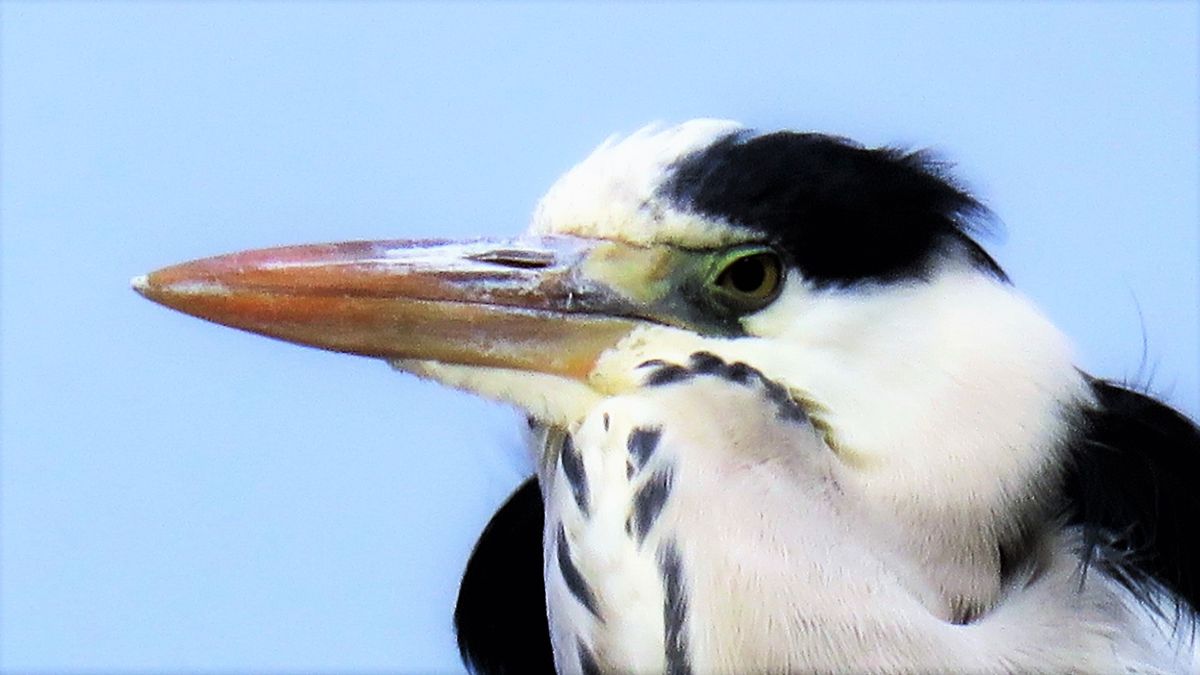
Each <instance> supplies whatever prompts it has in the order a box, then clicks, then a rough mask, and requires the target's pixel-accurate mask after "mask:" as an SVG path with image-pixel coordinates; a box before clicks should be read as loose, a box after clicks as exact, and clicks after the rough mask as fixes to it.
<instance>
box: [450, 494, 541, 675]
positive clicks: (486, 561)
mask: <svg viewBox="0 0 1200 675" xmlns="http://www.w3.org/2000/svg"><path fill="white" fill-rule="evenodd" d="M544 518H545V516H544V515H543V510H542V493H541V492H540V491H539V490H538V486H537V480H536V479H534V478H530V479H529V480H527V481H525V482H524V483H522V484H521V486H520V487H519V488H517V491H516V492H514V493H513V494H512V496H511V497H509V498H508V501H506V502H505V503H504V505H503V506H501V507H500V510H499V511H497V512H496V515H494V516H492V519H491V521H490V522H489V523H488V524H487V527H485V528H484V530H483V534H481V535H479V541H478V542H477V543H476V544H475V550H474V552H472V553H471V559H470V561H469V562H467V570H466V572H465V573H464V574H463V579H462V584H461V585H460V586H459V589H458V603H457V606H456V607H455V610H454V629H455V632H456V633H457V634H458V650H459V653H460V654H462V658H463V662H464V663H466V664H467V666H468V667H469V668H470V669H471V670H472V671H473V672H476V673H489V674H494V675H504V674H512V675H525V674H526V673H529V674H530V675H538V674H543V673H545V674H553V673H554V672H555V671H554V655H553V652H552V651H551V647H550V624H549V621H548V620H547V618H546V587H545V582H544V581H543V580H542V525H543V522H544Z"/></svg>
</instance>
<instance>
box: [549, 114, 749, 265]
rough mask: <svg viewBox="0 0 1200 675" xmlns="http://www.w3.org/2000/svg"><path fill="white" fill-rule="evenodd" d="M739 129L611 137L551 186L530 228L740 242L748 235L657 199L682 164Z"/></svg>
mask: <svg viewBox="0 0 1200 675" xmlns="http://www.w3.org/2000/svg"><path fill="white" fill-rule="evenodd" d="M741 129H744V127H743V126H742V125H740V124H738V123H737V122H732V121H729V120H710V119H699V120H692V121H690V122H684V123H683V124H680V125H678V126H673V127H662V126H660V125H650V126H647V127H643V128H642V129H640V130H638V131H637V132H635V133H633V134H631V135H629V136H626V137H624V138H621V137H619V136H612V137H610V138H609V139H608V140H606V141H605V142H604V143H602V144H601V145H600V147H598V148H596V149H595V150H594V151H592V154H591V155H589V156H588V158H587V159H585V160H583V161H582V162H580V163H579V164H578V165H576V166H575V167H574V168H573V169H571V170H570V171H568V172H567V173H566V174H565V175H563V176H562V177H561V178H559V179H558V181H557V182H555V183H554V185H553V186H551V188H550V191H549V192H547V193H546V195H545V196H544V197H542V199H541V201H540V202H538V205H537V209H536V210H535V211H534V214H533V222H532V224H531V225H530V227H529V230H530V232H531V233H533V234H573V235H576V236H581V237H590V238H599V239H617V240H621V241H626V242H629V243H633V244H650V243H670V244H677V245H681V246H687V247H690V248H704V247H709V246H726V245H729V244H733V243H737V242H739V241H745V240H747V239H749V238H751V237H752V233H751V232H750V231H748V230H746V229H743V228H738V227H733V226H731V225H730V224H728V223H722V222H720V221H714V220H712V219H709V218H704V217H701V216H698V215H696V214H692V213H686V212H681V211H679V210H677V209H675V208H672V205H671V204H669V203H667V201H666V200H664V199H662V198H661V197H660V196H659V195H658V194H657V193H658V190H659V187H660V186H661V185H662V184H663V182H664V181H665V180H667V179H668V178H670V170H671V167H672V165H673V164H674V163H675V162H677V161H678V160H679V159H680V158H682V157H686V156H688V155H690V154H692V153H694V152H696V151H698V150H702V149H704V148H706V147H708V146H709V145H711V144H712V143H713V142H715V141H717V140H718V139H720V138H723V137H725V136H727V135H729V134H730V133H733V132H736V131H738V130H741Z"/></svg>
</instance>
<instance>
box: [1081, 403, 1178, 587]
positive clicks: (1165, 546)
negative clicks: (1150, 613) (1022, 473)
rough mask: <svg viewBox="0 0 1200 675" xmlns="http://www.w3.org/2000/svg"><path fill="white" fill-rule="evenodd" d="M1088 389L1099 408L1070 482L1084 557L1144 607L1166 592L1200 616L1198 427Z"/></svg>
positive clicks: (1089, 417) (1155, 406) (1159, 409)
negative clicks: (1158, 593) (1199, 611)
mask: <svg viewBox="0 0 1200 675" xmlns="http://www.w3.org/2000/svg"><path fill="white" fill-rule="evenodd" d="M1092 389H1093V390H1094V391H1095V394H1096V398H1097V400H1098V401H1099V406H1098V407H1097V408H1096V409H1093V410H1089V411H1086V412H1085V413H1084V417H1085V422H1086V427H1085V433H1084V435H1083V438H1082V440H1081V441H1080V442H1078V443H1076V444H1075V446H1074V447H1073V448H1072V450H1073V454H1074V457H1073V458H1072V463H1071V467H1070V470H1069V472H1068V474H1067V481H1066V491H1067V492H1066V494H1067V499H1068V502H1069V508H1070V511H1069V514H1070V518H1071V522H1072V523H1073V524H1076V525H1080V526H1082V528H1083V532H1084V543H1085V546H1086V548H1085V551H1084V555H1085V560H1086V562H1087V563H1088V564H1090V565H1094V566H1097V567H1098V568H1100V569H1102V570H1103V571H1105V572H1107V573H1109V574H1111V575H1112V576H1113V577H1114V578H1116V579H1118V580H1119V581H1120V582H1121V583H1122V584H1124V585H1125V586H1126V587H1128V588H1129V589H1130V590H1131V591H1133V592H1134V594H1135V595H1137V597H1138V598H1139V599H1140V600H1142V601H1143V602H1146V603H1148V604H1149V603H1150V602H1151V601H1152V600H1153V599H1154V594H1155V591H1156V587H1157V586H1161V587H1163V588H1165V589H1166V590H1168V591H1170V592H1171V593H1173V594H1174V595H1175V597H1176V599H1177V601H1178V602H1179V603H1181V604H1178V605H1177V606H1176V607H1175V609H1176V610H1185V611H1186V610H1188V609H1190V610H1192V611H1195V610H1197V609H1200V428H1197V426H1196V424H1195V423H1193V422H1192V421H1191V420H1189V419H1188V418H1186V417H1184V416H1183V415H1182V414H1180V413H1179V412H1178V411H1176V410H1173V409H1172V408H1170V407H1169V406H1167V405H1164V404H1163V403H1161V402H1159V401H1156V400H1154V399H1153V398H1151V397H1149V396H1146V395H1145V394H1142V393H1139V392H1136V391H1132V390H1130V389H1127V388H1125V387H1122V386H1119V385H1116V384H1113V383H1111V382H1105V381H1102V380H1093V381H1092ZM1189 606H1190V607H1189Z"/></svg>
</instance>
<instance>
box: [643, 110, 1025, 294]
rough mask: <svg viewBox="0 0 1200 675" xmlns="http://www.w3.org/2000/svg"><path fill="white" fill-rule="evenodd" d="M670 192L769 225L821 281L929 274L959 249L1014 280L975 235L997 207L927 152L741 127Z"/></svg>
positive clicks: (694, 161) (692, 204)
mask: <svg viewBox="0 0 1200 675" xmlns="http://www.w3.org/2000/svg"><path fill="white" fill-rule="evenodd" d="M661 194H663V195H664V196H665V197H667V198H668V199H669V200H670V201H672V202H673V203H674V204H675V205H676V207H677V208H681V209H684V210H688V211H692V212H696V213H699V214H702V215H704V216H706V217H710V218H717V219H721V220H724V221H726V222H729V223H731V224H734V225H741V226H744V227H749V228H752V229H755V230H759V231H761V232H762V233H764V234H765V235H766V236H767V238H768V239H769V240H770V241H772V242H774V243H776V244H777V245H779V246H780V247H781V248H783V249H784V250H785V251H786V252H787V253H788V254H789V255H790V256H791V257H792V262H793V263H794V264H795V265H796V266H797V267H798V268H799V269H800V271H801V272H802V273H803V274H804V275H805V277H806V278H807V279H808V280H809V281H812V282H814V283H816V284H819V285H826V286H828V285H832V286H843V285H848V284H852V283H855V282H859V281H879V282H888V281H896V280H901V279H908V278H921V277H923V276H925V274H926V272H927V271H928V269H929V267H930V265H931V263H933V262H934V261H935V260H937V259H938V258H939V257H944V256H950V255H957V256H961V257H963V258H964V259H965V260H967V261H969V262H970V263H971V264H973V265H975V266H976V267H978V268H980V269H983V270H985V271H987V272H988V273H990V274H992V275H994V276H996V277H998V278H1001V279H1003V278H1004V273H1003V272H1002V271H1001V270H1000V267H999V266H998V265H997V264H996V263H995V261H993V260H992V259H991V257H989V256H988V254H987V253H986V252H985V251H984V250H983V249H982V248H981V247H980V246H979V245H978V244H976V243H975V242H974V241H973V240H972V239H971V238H970V237H969V236H968V234H969V233H970V232H971V231H972V229H973V228H974V227H975V224H976V223H979V222H982V221H983V220H985V219H986V218H987V217H988V211H987V210H986V209H985V208H984V207H983V206H982V205H981V204H980V203H979V202H978V201H976V200H975V199H974V198H972V197H971V196H970V195H968V194H967V193H966V192H965V191H964V190H962V189H961V188H959V187H958V186H956V185H955V184H954V183H953V181H951V180H950V179H949V177H947V176H946V175H945V174H944V171H943V167H942V166H941V165H940V164H938V163H937V162H936V161H934V160H933V159H932V158H931V157H930V156H929V155H928V154H926V153H921V152H903V151H900V150H895V149H890V148H882V149H868V148H863V147H861V146H858V145H855V144H854V143H853V142H851V141H849V140H845V139H841V138H836V137H833V136H826V135H822V134H802V133H794V132H786V131H784V132H777V133H771V134H766V135H757V136H756V135H753V134H751V133H749V132H738V133H734V134H731V135H729V136H726V137H724V138H722V139H720V140H718V141H716V142H715V143H713V144H711V145H709V146H708V147H707V148H705V149H703V150H700V151H698V152H696V153H694V154H692V155H690V156H688V157H685V158H683V159H681V160H680V161H679V162H677V163H676V164H675V166H674V167H673V173H672V174H671V178H670V179H668V180H667V181H666V183H664V185H663V187H662V188H661Z"/></svg>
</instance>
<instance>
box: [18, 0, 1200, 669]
mask: <svg viewBox="0 0 1200 675" xmlns="http://www.w3.org/2000/svg"><path fill="white" fill-rule="evenodd" d="M1198 7H1200V5H1197V4H1196V3H1177V4H1150V3H1129V4H1122V3H1064V4H1038V5H1032V6H1029V5H1024V4H1020V3H1015V2H1014V3H996V4H966V3H931V4H922V5H911V4H884V3H874V2H872V3H866V4H843V3H821V4H816V3H805V4H784V3H775V4H768V5H750V4H746V3H740V4H736V5H721V4H713V3H710V4H703V5H695V6H692V5H674V4H654V5H650V6H640V5H617V6H607V5H605V6H601V5H582V4H579V5H554V4H548V3H536V4H531V5H523V4H498V5H476V4H468V3H450V4H445V5H440V4H439V5H432V4H385V3H373V4H353V3H345V4H323V3H317V2H308V3H303V4H274V3H228V4H224V3H185V4H174V3H169V2H138V3H131V4H117V3H97V4H85V3H21V2H5V3H4V4H3V6H2V8H0V12H2V22H3V35H2V36H0V37H2V47H0V58H2V71H0V75H2V78H0V87H2V88H0V98H2V101H0V124H2V127H0V143H2V145H0V153H2V156H0V170H2V177H0V197H2V201H0V224H2V231H0V235H2V237H0V247H2V248H0V250H2V253H3V258H2V264H3V276H2V278H0V280H2V291H0V293H2V294H0V301H2V303H0V308H2V311H3V314H2V316H0V322H2V324H0V325H2V332H0V339H2V341H0V345H2V349H3V354H2V360H0V377H2V390H0V395H2V398H0V401H2V405H3V407H2V410H0V441H2V448H0V451H2V455H0V459H2V463H0V469H2V474H0V525H2V529H0V534H2V540H0V543H2V552H0V575H2V576H0V666H3V668H4V669H5V670H6V671H11V672H24V671H33V670H42V671H47V672H61V671H66V670H70V669H80V670H82V669H92V670H103V671H105V672H129V671H134V670H142V671H147V670H153V671H164V670H172V669H178V670H182V669H188V670H203V671H209V672H216V671H239V672H246V671H259V672H262V671H285V670H286V671H308V670H325V671H338V672H345V671H351V670H359V671H388V672H453V671H456V670H458V669H459V666H458V660H457V656H456V654H455V652H454V648H453V639H452V635H451V632H450V614H451V606H452V602H453V598H454V594H455V590H456V587H457V581H458V577H459V574H460V571H461V568H462V565H463V563H464V561H465V559H466V556H467V553H468V551H469V549H470V546H471V544H472V543H473V541H474V538H475V536H476V534H477V533H478V531H479V529H480V528H481V527H482V525H483V523H484V522H485V520H486V518H487V517H488V515H489V514H490V512H491V510H492V509H493V508H494V507H495V506H496V505H497V504H498V503H499V502H500V501H501V500H502V499H503V498H504V496H505V495H506V494H507V493H508V491H509V490H510V489H511V488H512V487H513V486H514V485H515V484H516V483H517V482H518V480H519V479H520V478H521V476H522V474H523V473H524V472H525V470H526V469H525V467H524V464H523V461H522V455H521V452H520V451H519V447H518V438H519V436H518V434H517V432H516V419H517V418H516V417H515V416H514V415H513V414H512V413H510V412H508V411H507V410H505V409H502V408H499V407H497V406H493V405H489V404H486V403H483V402H480V401H477V400H474V399H472V398H470V397H468V396H466V395H463V394H458V393H453V392H449V391H444V390H442V389H440V388H438V387H436V386H433V385H430V384H424V383H420V382H417V381H416V380H414V379H412V378H410V377H406V376H401V375H399V374H396V373H393V372H391V371H390V370H389V369H388V368H387V367H386V366H385V365H384V364H382V363H378V362H375V361H371V360H368V359H362V358H351V357H346V356H339V355H334V354H327V353H322V352H318V351H314V350H308V349H302V348H299V347H294V346H289V345H285V344H282V343H278V342H273V341H270V340H265V339H262V338H257V337H253V336H250V335H246V334H242V333H238V332H235V331H232V330H228V329H224V328H219V327H216V326H212V325H209V324H205V323H203V322H200V321H197V320H195V319H191V318H188V317H185V316H182V315H179V314H176V313H173V312H169V311H167V310H165V309H162V308H160V307H157V306H154V305H152V304H151V303H149V302H146V301H144V300H142V299H141V298H139V297H138V296H136V295H135V294H134V293H132V292H131V291H129V290H128V288H127V280H128V278H129V277H130V276H132V275H135V274H139V273H142V272H146V271H149V270H151V269H153V268H157V267H160V266H163V265H166V264H169V263H173V262H178V261H182V260H185V259H191V258H195V257H200V256H205V255H210V254H216V253H222V252H228V251H233V250H239V249H245V248H251V247H262V246H269V245H273V244H284V243H298V242H312V241H328V240H340V239H350V238H399V237H419V236H428V235H436V236H468V235H478V234H489V233H490V234H506V233H507V234H511V233H516V232H518V231H519V230H521V229H522V228H523V226H524V224H525V222H526V219H527V217H528V213H529V211H530V209H531V208H532V206H533V204H534V202H535V200H536V199H537V197H538V196H539V195H540V193H541V192H542V191H543V190H544V189H545V188H546V187H547V186H548V185H549V184H550V183H551V181H552V180H553V179H554V178H555V177H556V176H557V175H558V174H559V173H560V172H562V171H563V170H565V169H567V168H568V167H569V166H571V165H572V164H573V163H574V162H576V161H578V160H579V159H581V158H582V157H583V156H584V154H585V153H586V152H587V151H588V150H589V149H590V148H591V147H592V146H593V145H595V144H596V143H598V142H599V141H601V140H602V139H603V138H604V137H605V136H607V135H608V134H609V133H611V132H614V131H631V130H633V129H635V128H637V127H639V126H640V125H642V124H643V123H646V122H649V121H652V120H666V121H681V120H684V119H687V118H691V117H697V116H722V117H732V118H736V119H739V120H741V121H743V122H745V123H748V124H751V125H754V126H758V127H763V128H774V127H784V126H786V127H794V128H799V129H810V130H821V131H827V132H833V133H839V134H844V135H848V136H851V137H854V138H857V139H859V140H861V141H864V142H866V143H870V144H881V143H899V144H903V145H908V146H932V147H934V148H936V149H938V150H939V151H940V152H942V153H943V155H944V156H946V157H947V158H949V159H952V160H953V161H955V162H956V163H957V164H958V166H959V174H960V175H961V176H962V177H963V178H964V179H965V180H966V181H967V182H968V184H970V185H972V186H974V187H975V189H976V190H977V192H978V193H979V194H980V195H981V196H982V197H983V198H984V199H985V200H986V202H987V203H988V204H990V205H991V206H992V207H993V208H994V209H995V211H996V212H997V213H998V214H999V216H1000V218H1001V219H1002V220H1003V221H1004V223H1005V227H1006V232H1007V234H1006V235H1005V236H1003V237H1001V238H999V239H997V240H994V241H991V242H988V246H989V248H990V249H991V250H992V251H993V252H994V253H995V254H996V256H997V258H998V259H999V260H1000V261H1001V263H1002V264H1004V265H1005V266H1006V267H1007V268H1008V270H1009V271H1010V273H1011V274H1012V277H1013V278H1014V280H1015V282H1016V283H1017V284H1018V285H1019V286H1020V287H1021V288H1022V289H1024V290H1025V291H1026V292H1027V293H1029V294H1030V295H1032V296H1033V297H1034V298H1036V299H1037V301H1038V302H1039V303H1041V305H1042V306H1043V307H1044V308H1045V309H1046V310H1047V312H1049V314H1050V315H1051V316H1052V317H1053V318H1054V319H1055V321H1056V322H1057V323H1058V324H1059V325H1060V326H1062V328H1063V329H1064V330H1065V331H1066V332H1067V333H1069V334H1070V335H1072V336H1073V337H1074V338H1075V340H1076V341H1077V343H1078V345H1079V349H1080V355H1081V356H1080V360H1081V364H1082V365H1083V366H1085V367H1086V368H1088V369H1089V370H1091V371H1092V372H1094V373H1097V374H1100V375H1105V376H1110V377H1117V378H1121V377H1136V376H1137V374H1138V373H1139V372H1143V373H1145V372H1153V373H1154V378H1153V383H1152V386H1153V387H1154V389H1155V390H1157V391H1160V392H1162V393H1164V394H1166V396H1167V398H1168V399H1169V400H1170V401H1172V402H1174V403H1176V404H1177V405H1179V406H1182V407H1183V408H1184V409H1185V410H1187V411H1188V412H1189V413H1190V414H1192V415H1193V416H1195V415H1196V413H1197V412H1198V411H1200V392H1198V384H1197V373H1198V371H1200V366H1198V363H1197V361H1198V356H1197V351H1198V347H1197V345H1198V344H1200V339H1198V337H1197V330H1198V323H1200V319H1198V314H1200V312H1198V309H1197V306H1198V299H1197V295H1198V292H1200V280H1198V272H1197V266H1198V262H1197V261H1198V259H1200V243H1198V233H1197V229H1198V226H1197V224H1198V222H1200V214H1198V206H1197V191H1198V188H1197V186H1198V185H1200V175H1198V174H1200V168H1198V148H1200V143H1198V136H1197V133H1198V132H1197V124H1198V123H1197V119H1198V111H1197V98H1198V97H1197V86H1198V85H1197V82H1198V74H1197V61H1198V58H1197V44H1198V43H1200V36H1198V35H1197V26H1198V24H1200V16H1198V11H1200V10H1198V9H1197V8H1198ZM1139 308H1140V310H1139ZM1143 334H1144V337H1145V340H1146V344H1147V349H1146V361H1145V366H1144V368H1142V370H1141V371H1139V364H1140V363H1141V360H1142V340H1143Z"/></svg>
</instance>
